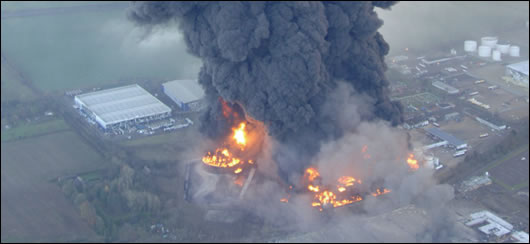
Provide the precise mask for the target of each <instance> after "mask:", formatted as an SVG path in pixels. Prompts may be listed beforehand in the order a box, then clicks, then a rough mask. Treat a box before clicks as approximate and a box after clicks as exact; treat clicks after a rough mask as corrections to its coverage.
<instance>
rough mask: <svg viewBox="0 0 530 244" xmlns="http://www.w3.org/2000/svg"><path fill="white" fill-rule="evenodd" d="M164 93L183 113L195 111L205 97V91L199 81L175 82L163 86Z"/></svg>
mask: <svg viewBox="0 0 530 244" xmlns="http://www.w3.org/2000/svg"><path fill="white" fill-rule="evenodd" d="M162 87H163V88H164V93H165V94H166V95H167V96H168V97H169V98H171V100H173V102H175V103H176V104H177V105H178V106H179V107H180V108H181V109H182V110H183V111H190V110H194V109H193V107H196V106H195V105H197V103H199V102H200V100H201V99H202V98H203V97H204V90H203V89H202V87H201V86H200V85H199V83H198V82H197V80H174V81H168V82H166V83H164V84H162Z"/></svg>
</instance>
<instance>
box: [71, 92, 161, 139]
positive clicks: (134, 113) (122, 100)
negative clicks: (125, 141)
mask: <svg viewBox="0 0 530 244" xmlns="http://www.w3.org/2000/svg"><path fill="white" fill-rule="evenodd" d="M74 101H75V103H76V105H77V106H79V109H81V110H83V111H84V112H85V113H87V114H88V115H89V116H90V117H91V118H93V119H94V120H95V121H96V122H97V123H98V124H99V125H101V127H103V128H104V129H108V128H109V127H111V126H115V125H117V126H119V125H122V124H125V123H126V122H130V121H134V122H147V121H150V120H153V119H159V118H165V117H169V116H170V115H171V108H169V107H168V106H167V105H165V104H163V103H162V102H161V101H160V100H158V99H157V98H155V97H154V96H153V95H151V94H150V93H149V92H147V91H146V90H145V89H143V88H142V87H140V86H139V85H137V84H134V85H129V86H122V87H116V88H112V89H106V90H101V91H96V92H90V93H85V94H81V95H77V96H75V98H74Z"/></svg>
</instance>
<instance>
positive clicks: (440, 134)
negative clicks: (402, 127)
mask: <svg viewBox="0 0 530 244" xmlns="http://www.w3.org/2000/svg"><path fill="white" fill-rule="evenodd" d="M425 131H427V133H429V134H430V135H432V136H434V137H436V138H438V139H441V140H442V141H447V143H448V145H450V146H452V147H454V148H456V149H464V148H467V143H466V142H465V141H463V140H460V139H458V138H456V137H455V136H453V135H451V134H449V133H447V132H445V131H443V130H440V129H438V128H436V127H432V128H428V129H426V130H425Z"/></svg>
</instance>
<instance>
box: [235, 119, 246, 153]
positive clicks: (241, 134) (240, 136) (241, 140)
mask: <svg viewBox="0 0 530 244" xmlns="http://www.w3.org/2000/svg"><path fill="white" fill-rule="evenodd" d="M232 130H234V136H233V137H232V138H234V139H235V140H236V143H237V144H238V145H241V146H243V147H244V146H245V145H246V143H247V140H246V138H245V137H246V135H245V122H241V123H240V124H239V128H237V129H232Z"/></svg>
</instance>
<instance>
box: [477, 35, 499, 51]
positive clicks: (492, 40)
mask: <svg viewBox="0 0 530 244" xmlns="http://www.w3.org/2000/svg"><path fill="white" fill-rule="evenodd" d="M497 41H498V39H497V37H494V36H485V37H482V39H480V45H482V46H488V47H490V48H495V45H497Z"/></svg>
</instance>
